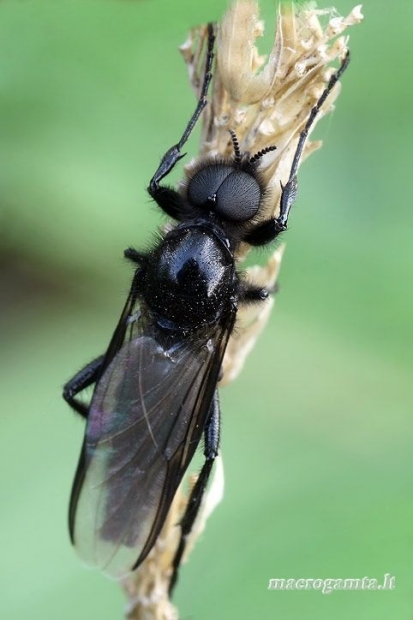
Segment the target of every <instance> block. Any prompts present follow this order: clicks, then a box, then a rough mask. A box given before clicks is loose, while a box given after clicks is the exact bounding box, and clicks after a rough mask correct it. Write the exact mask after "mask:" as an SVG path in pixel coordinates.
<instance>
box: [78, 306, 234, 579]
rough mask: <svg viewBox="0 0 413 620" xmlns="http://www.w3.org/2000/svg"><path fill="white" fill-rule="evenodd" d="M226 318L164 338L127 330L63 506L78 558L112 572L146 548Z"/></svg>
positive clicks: (179, 471)
mask: <svg viewBox="0 0 413 620" xmlns="http://www.w3.org/2000/svg"><path fill="white" fill-rule="evenodd" d="M233 322H234V317H233V316H231V318H230V320H228V321H227V324H226V326H225V327H214V328H212V330H211V328H210V330H209V332H210V333H208V338H206V337H205V338H204V339H199V338H198V339H197V341H196V342H195V341H193V340H187V341H184V342H182V341H181V342H179V343H176V344H174V345H172V346H169V347H165V346H162V345H161V344H160V342H159V339H158V338H156V335H151V336H144V335H142V336H138V337H135V338H133V339H131V340H129V341H128V342H125V344H124V345H123V347H121V349H120V350H119V351H118V353H117V354H116V355H115V356H114V358H113V360H112V361H111V363H110V364H109V365H108V367H107V369H106V371H105V372H104V374H103V376H102V377H101V380H100V381H99V383H98V385H97V387H96V390H95V393H94V395H93V399H92V403H91V407H90V411H89V416H88V422H87V428H86V435H85V441H84V445H83V450H82V454H81V458H80V462H79V467H78V471H77V474H76V478H75V483H74V487H73V492H72V498H71V507H70V521H71V523H70V528H71V535H72V539H73V542H74V544H75V547H76V548H77V550H78V552H79V554H80V555H81V557H82V558H83V560H84V561H85V562H86V563H87V564H89V565H93V566H97V567H99V568H100V569H101V570H103V571H104V572H106V573H107V574H108V575H110V576H112V577H114V578H119V577H122V576H123V575H125V574H127V573H128V572H130V570H131V569H132V568H134V567H135V566H136V565H137V564H139V563H140V562H141V561H142V560H143V559H144V558H145V556H146V555H147V554H148V553H149V551H150V549H151V548H152V546H153V544H154V542H155V540H156V538H157V536H158V534H159V532H160V530H161V528H162V525H163V523H164V520H165V518H166V515H167V513H168V510H169V507H170V504H171V502H172V499H173V497H174V495H175V492H176V490H177V488H178V486H179V484H180V482H181V480H182V477H183V475H184V473H185V471H186V468H187V467H188V465H189V462H190V461H191V459H192V456H193V454H194V452H195V450H196V448H197V445H198V443H199V441H200V439H201V437H202V433H203V430H204V427H205V423H206V421H207V418H208V414H209V411H210V407H211V402H212V399H213V395H214V391H215V388H216V383H217V380H218V374H219V370H220V367H221V362H222V358H223V355H224V352H225V348H226V344H227V341H228V337H229V335H230V333H231V331H232V326H233ZM211 331H212V334H211Z"/></svg>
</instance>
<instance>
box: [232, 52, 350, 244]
mask: <svg viewBox="0 0 413 620" xmlns="http://www.w3.org/2000/svg"><path fill="white" fill-rule="evenodd" d="M349 62H350V52H349V51H347V53H346V55H345V56H344V59H343V60H342V62H341V65H340V67H339V68H338V70H337V71H336V72H335V73H333V75H332V76H331V78H330V80H329V82H328V84H327V86H326V88H325V89H324V91H323V92H322V94H321V96H320V98H319V99H318V101H317V103H316V104H315V106H314V107H313V108H312V109H311V112H310V115H309V117H308V119H307V122H306V124H305V126H304V129H303V130H302V131H301V133H300V137H299V140H298V144H297V148H296V150H295V153H294V157H293V162H292V164H291V169H290V174H289V177H288V181H287V183H286V184H285V185H283V184H281V188H282V193H281V201H280V214H279V216H278V217H275V218H272V219H271V220H268V221H266V222H263V223H262V224H259V225H258V226H257V227H256V228H255V229H254V230H252V231H251V232H250V233H249V234H247V235H246V237H245V238H244V239H243V240H244V241H246V242H247V243H249V244H251V245H255V246H258V245H265V244H266V243H270V242H271V241H273V240H274V239H275V238H276V237H277V236H278V235H279V234H280V233H282V232H284V231H285V230H286V229H287V223H288V216H289V214H290V210H291V207H292V205H293V204H294V201H295V199H296V196H297V171H298V166H299V164H300V160H301V156H302V154H303V150H304V146H305V143H306V140H307V138H308V134H309V132H310V129H311V127H312V125H313V123H314V121H315V119H316V117H317V115H318V114H319V112H320V109H321V106H322V105H323V104H324V102H325V100H326V99H327V97H328V95H329V94H330V92H331V91H332V89H333V88H334V86H335V84H336V83H337V82H338V80H339V79H340V77H341V76H342V75H343V73H344V71H345V70H346V69H347V67H348V64H349Z"/></svg>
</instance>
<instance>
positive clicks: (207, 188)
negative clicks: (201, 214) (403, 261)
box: [188, 164, 234, 207]
mask: <svg viewBox="0 0 413 620" xmlns="http://www.w3.org/2000/svg"><path fill="white" fill-rule="evenodd" d="M233 170H234V169H233V167H232V166H226V165H225V164H209V165H206V166H204V167H203V168H201V170H199V171H198V172H197V173H196V174H195V175H194V176H193V177H192V179H191V180H190V181H189V185H188V199H189V201H190V203H191V204H193V205H194V206H196V207H204V206H206V205H208V203H209V202H210V201H211V200H215V195H216V193H217V192H218V190H219V188H220V186H221V184H222V182H223V181H224V180H225V179H226V177H227V176H228V175H230V174H231V172H232V171H233Z"/></svg>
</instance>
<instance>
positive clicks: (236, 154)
mask: <svg viewBox="0 0 413 620" xmlns="http://www.w3.org/2000/svg"><path fill="white" fill-rule="evenodd" d="M229 133H230V136H231V140H232V146H233V147H234V162H235V163H236V164H240V163H241V149H240V148H239V142H238V138H237V134H236V133H235V131H233V130H232V129H229Z"/></svg>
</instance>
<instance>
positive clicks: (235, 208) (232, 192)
mask: <svg viewBox="0 0 413 620" xmlns="http://www.w3.org/2000/svg"><path fill="white" fill-rule="evenodd" d="M260 202H261V188H260V186H259V184H258V183H257V181H256V180H255V179H254V177H253V176H251V175H250V174H248V173H247V172H243V171H242V170H234V169H233V170H232V172H231V174H229V175H228V176H227V177H226V178H225V179H224V180H223V182H222V184H221V186H220V188H219V190H218V192H217V196H216V204H215V211H216V212H217V213H218V215H221V216H222V217H224V218H225V219H227V220H232V221H237V222H243V221H246V220H249V219H251V218H252V217H254V215H255V214H256V213H257V211H258V209H259V206H260Z"/></svg>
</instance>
